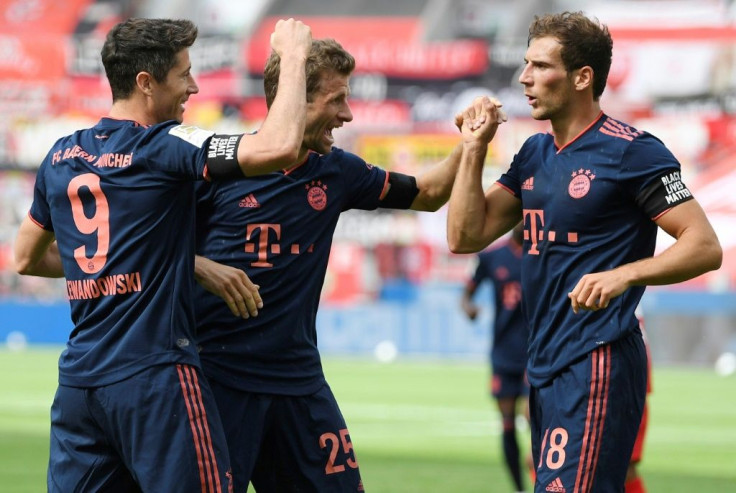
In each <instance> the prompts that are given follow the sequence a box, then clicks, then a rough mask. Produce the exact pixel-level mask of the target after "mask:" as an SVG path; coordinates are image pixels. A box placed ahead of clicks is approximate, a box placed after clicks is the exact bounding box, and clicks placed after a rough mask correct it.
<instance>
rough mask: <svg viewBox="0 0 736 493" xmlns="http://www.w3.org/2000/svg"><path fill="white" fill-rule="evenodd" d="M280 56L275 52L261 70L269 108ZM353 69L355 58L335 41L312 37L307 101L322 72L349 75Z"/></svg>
mask: <svg viewBox="0 0 736 493" xmlns="http://www.w3.org/2000/svg"><path fill="white" fill-rule="evenodd" d="M280 65H281V57H279V56H278V55H277V54H276V53H275V52H271V56H270V57H268V61H266V68H265V69H264V70H263V89H264V91H265V92H266V106H268V107H269V108H270V107H271V104H272V103H273V100H274V99H276V91H277V90H278V86H279V74H280V72H281V67H280ZM353 70H355V58H353V55H351V54H350V53H348V52H347V51H346V50H345V49H344V48H343V47H342V46H341V45H340V43H338V42H337V41H335V40H334V39H331V38H326V39H313V40H312V48H311V49H310V50H309V56H308V57H307V63H306V71H307V102H310V101H312V96H313V95H314V94H315V93H316V92H317V91H318V90H319V84H320V81H321V80H322V74H323V73H325V72H337V73H338V74H340V75H350V74H352V73H353Z"/></svg>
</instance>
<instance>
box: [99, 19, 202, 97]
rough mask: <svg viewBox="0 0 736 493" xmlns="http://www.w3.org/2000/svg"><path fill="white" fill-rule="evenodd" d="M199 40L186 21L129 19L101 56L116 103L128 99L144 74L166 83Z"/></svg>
mask: <svg viewBox="0 0 736 493" xmlns="http://www.w3.org/2000/svg"><path fill="white" fill-rule="evenodd" d="M196 39H197V27H196V26H195V25H194V24H193V23H192V22H191V21H188V20H184V19H175V20H174V19H128V20H126V21H123V22H121V23H119V24H117V25H115V26H114V27H113V28H112V29H111V30H110V32H109V33H107V38H106V39H105V44H104V45H103V46H102V52H101V55H102V65H103V66H104V67H105V74H106V75H107V80H108V81H109V82H110V89H111V90H112V100H113V101H116V100H118V99H126V98H128V97H129V96H130V95H131V94H132V92H133V88H134V87H135V83H136V82H135V78H136V76H137V75H138V74H139V73H140V72H148V73H149V74H151V75H152V76H153V78H154V79H155V80H156V81H158V82H163V81H164V80H166V75H167V74H168V73H169V70H171V68H172V67H173V66H174V65H175V64H176V55H177V53H179V52H180V51H181V50H183V49H185V48H189V47H190V46H192V45H193V44H194V41H195V40H196Z"/></svg>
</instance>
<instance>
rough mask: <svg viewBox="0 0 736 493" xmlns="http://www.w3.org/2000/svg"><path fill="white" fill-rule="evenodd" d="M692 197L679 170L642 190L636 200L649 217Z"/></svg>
mask: <svg viewBox="0 0 736 493" xmlns="http://www.w3.org/2000/svg"><path fill="white" fill-rule="evenodd" d="M692 198H693V194H692V193H690V190H689V189H688V188H687V187H686V186H685V184H684V183H683V182H682V178H681V176H680V172H679V171H671V172H668V173H665V174H663V175H662V176H660V177H659V178H657V179H656V180H654V181H653V182H652V183H651V184H650V185H649V186H647V187H646V188H645V189H644V190H642V192H641V193H640V194H639V196H638V197H637V200H636V201H637V203H638V204H639V206H640V207H641V208H642V209H644V211H645V212H646V213H647V215H648V216H649V217H652V218H656V217H658V216H659V215H660V214H662V213H663V212H664V211H666V210H667V209H671V208H673V207H674V206H676V205H677V204H681V203H683V202H687V201H688V200H691V199H692Z"/></svg>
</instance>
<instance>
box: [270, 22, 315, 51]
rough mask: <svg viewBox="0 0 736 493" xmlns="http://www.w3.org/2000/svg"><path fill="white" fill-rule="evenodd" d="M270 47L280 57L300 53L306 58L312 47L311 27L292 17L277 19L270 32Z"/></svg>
mask: <svg viewBox="0 0 736 493" xmlns="http://www.w3.org/2000/svg"><path fill="white" fill-rule="evenodd" d="M271 48H272V49H273V50H274V51H275V52H276V54H277V55H279V56H280V57H282V58H283V56H284V55H285V54H294V55H297V54H300V55H303V57H304V59H306V58H307V55H309V50H310V49H311V48H312V29H311V28H310V27H309V26H308V25H306V24H304V23H303V22H302V21H298V20H295V19H293V18H289V19H286V20H285V19H279V21H278V22H276V27H275V28H274V31H273V33H271Z"/></svg>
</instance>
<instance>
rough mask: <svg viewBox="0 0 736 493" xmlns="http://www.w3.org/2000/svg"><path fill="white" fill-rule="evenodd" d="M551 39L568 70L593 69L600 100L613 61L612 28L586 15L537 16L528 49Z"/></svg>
mask: <svg viewBox="0 0 736 493" xmlns="http://www.w3.org/2000/svg"><path fill="white" fill-rule="evenodd" d="M546 36H551V37H553V38H556V39H557V40H558V41H559V42H560V44H561V45H562V49H561V50H560V56H561V57H562V63H564V64H565V70H567V71H568V72H572V71H573V70H576V69H579V68H581V67H585V66H589V67H590V68H592V69H593V99H594V100H598V98H600V97H601V94H603V90H604V89H605V88H606V81H607V80H608V72H609V71H610V69H611V59H612V57H613V39H612V38H611V33H610V32H609V31H608V27H607V26H605V25H604V24H601V23H600V22H599V21H598V20H597V19H595V20H593V19H590V18H588V17H587V16H585V14H583V13H582V12H563V13H560V14H546V15H543V16H541V17H540V16H534V21H533V22H532V24H531V25H530V26H529V38H528V39H527V45H528V44H529V43H531V41H532V39H534V38H542V37H546Z"/></svg>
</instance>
